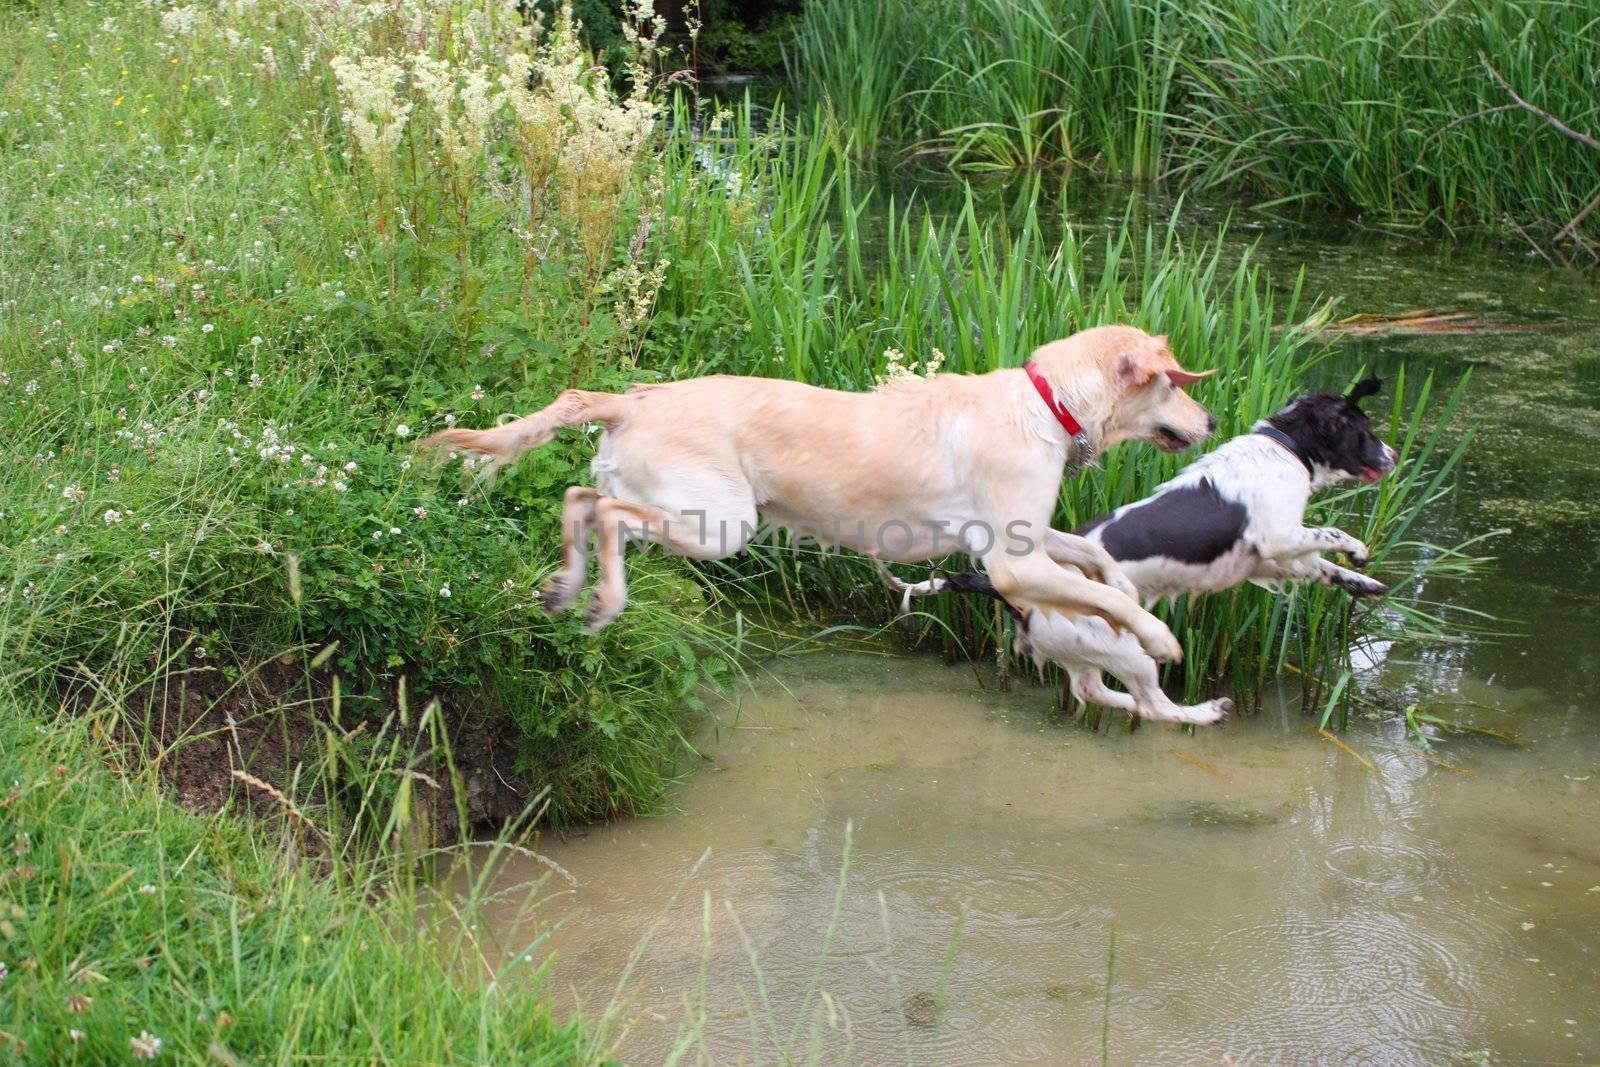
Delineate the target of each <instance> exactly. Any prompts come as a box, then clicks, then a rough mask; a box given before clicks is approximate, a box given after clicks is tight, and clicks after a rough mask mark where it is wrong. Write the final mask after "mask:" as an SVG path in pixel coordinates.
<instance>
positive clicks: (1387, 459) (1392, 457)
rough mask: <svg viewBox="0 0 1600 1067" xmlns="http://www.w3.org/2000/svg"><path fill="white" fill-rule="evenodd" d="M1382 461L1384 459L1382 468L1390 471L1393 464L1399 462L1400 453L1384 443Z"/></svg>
mask: <svg viewBox="0 0 1600 1067" xmlns="http://www.w3.org/2000/svg"><path fill="white" fill-rule="evenodd" d="M1383 461H1384V469H1385V470H1391V471H1392V470H1394V465H1395V464H1396V463H1398V462H1400V453H1398V452H1396V451H1395V450H1394V449H1392V448H1390V447H1389V446H1388V445H1384V446H1383Z"/></svg>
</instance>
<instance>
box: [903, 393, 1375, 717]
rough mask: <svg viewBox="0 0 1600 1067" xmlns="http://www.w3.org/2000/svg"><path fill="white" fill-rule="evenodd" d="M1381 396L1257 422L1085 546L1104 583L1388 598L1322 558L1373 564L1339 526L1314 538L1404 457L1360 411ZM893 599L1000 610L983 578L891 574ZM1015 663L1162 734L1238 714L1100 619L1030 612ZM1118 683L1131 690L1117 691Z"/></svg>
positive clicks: (1169, 592) (1090, 533) (1305, 400)
mask: <svg viewBox="0 0 1600 1067" xmlns="http://www.w3.org/2000/svg"><path fill="white" fill-rule="evenodd" d="M1380 385H1381V383H1380V382H1379V381H1378V379H1376V378H1367V379H1365V380H1364V381H1362V382H1360V383H1359V384H1357V385H1356V386H1355V388H1354V389H1352V390H1351V391H1350V393H1349V395H1348V396H1338V395H1337V394H1333V393H1314V394H1309V395H1306V396H1302V397H1300V398H1299V399H1298V400H1295V401H1294V402H1293V403H1291V404H1290V405H1289V406H1288V407H1286V408H1284V409H1283V410H1282V411H1280V412H1278V413H1277V414H1276V415H1272V416H1270V417H1269V418H1266V419H1263V420H1262V421H1260V422H1258V423H1257V424H1256V426H1255V429H1254V431H1253V432H1251V433H1247V434H1241V435H1240V436H1238V437H1235V438H1233V439H1232V440H1231V441H1228V442H1227V443H1226V444H1224V445H1222V447H1220V448H1218V449H1216V450H1215V451H1214V452H1211V453H1209V454H1207V455H1204V456H1202V457H1200V458H1199V459H1198V460H1196V461H1195V462H1193V463H1191V464H1190V465H1189V466H1187V467H1185V468H1184V469H1183V470H1181V471H1179V472H1178V474H1177V476H1176V477H1174V478H1173V479H1172V480H1171V481H1169V482H1166V483H1165V484H1163V485H1162V486H1161V487H1160V488H1158V489H1157V490H1156V491H1155V492H1154V493H1153V494H1151V495H1150V496H1148V497H1146V498H1145V499H1143V500H1140V501H1137V502H1135V503H1132V504H1125V505H1123V506H1122V507H1120V508H1118V509H1117V510H1115V511H1113V512H1112V513H1111V514H1109V515H1106V516H1104V517H1102V518H1099V519H1096V520H1094V521H1093V522H1090V523H1088V524H1087V525H1085V526H1083V527H1080V528H1079V529H1077V530H1075V531H1074V533H1077V534H1079V535H1080V536H1082V537H1084V538H1087V539H1088V540H1089V541H1090V542H1092V543H1094V544H1096V545H1099V546H1100V547H1101V548H1103V549H1104V550H1105V552H1106V553H1107V554H1108V555H1109V557H1110V561H1115V562H1114V563H1110V561H1107V563H1108V564H1109V565H1108V566H1106V567H1104V572H1105V576H1106V579H1107V580H1108V581H1109V582H1111V583H1112V584H1115V585H1118V586H1119V587H1121V586H1123V585H1124V583H1123V582H1121V581H1118V580H1117V575H1116V571H1117V568H1118V567H1120V568H1121V571H1122V576H1123V577H1125V578H1126V579H1127V581H1128V582H1131V583H1132V586H1133V587H1134V589H1133V590H1126V589H1125V590H1124V591H1128V592H1130V595H1134V596H1136V597H1142V598H1143V599H1144V600H1145V601H1146V602H1147V603H1148V602H1150V601H1154V600H1157V599H1159V598H1161V597H1171V596H1177V595H1178V594H1180V593H1206V592H1216V591H1220V590H1223V589H1230V588H1232V587H1233V586H1235V585H1238V584H1239V583H1240V582H1245V581H1250V582H1255V583H1257V584H1260V585H1267V586H1272V585H1275V584H1276V583H1280V582H1285V581H1302V580H1315V581H1320V582H1322V583H1323V584H1325V585H1329V586H1335V587H1338V588H1340V589H1344V590H1346V591H1348V592H1349V593H1351V594H1352V595H1353V596H1363V597H1365V596H1379V595H1381V594H1383V593H1384V592H1386V587H1385V586H1384V585H1383V584H1382V583H1380V582H1376V581H1373V580H1372V579H1371V578H1368V577H1366V576H1365V575H1362V574H1357V573H1356V572H1355V571H1351V570H1347V569H1346V568H1344V567H1340V566H1337V565H1336V564H1334V563H1331V562H1329V561H1328V560H1325V559H1323V558H1322V556H1321V553H1323V552H1343V553H1344V554H1345V555H1346V556H1348V557H1349V558H1350V560H1351V562H1353V563H1354V564H1355V565H1356V566H1361V565H1363V564H1365V563H1366V561H1367V548H1366V546H1365V545H1363V544H1362V543H1361V542H1360V541H1359V540H1357V539H1356V538H1354V537H1352V536H1350V535H1349V534H1347V533H1345V532H1344V531H1343V530H1340V529H1337V528H1335V527H1332V526H1323V527H1307V526H1306V525H1305V513H1306V505H1307V504H1308V503H1309V502H1310V500H1311V496H1312V494H1313V493H1315V492H1317V491H1318V490H1320V489H1324V488H1327V487H1328V486H1331V485H1334V484H1335V483H1338V482H1341V481H1344V480H1346V479H1349V478H1360V479H1361V480H1362V481H1367V482H1375V481H1377V480H1379V479H1380V478H1382V477H1383V475H1384V473H1385V472H1387V471H1389V470H1392V469H1393V468H1394V464H1395V452H1394V450H1393V449H1392V448H1390V447H1389V446H1388V445H1386V444H1384V443H1383V442H1382V441H1379V440H1378V439H1377V438H1376V437H1375V436H1374V435H1373V433H1372V429H1371V427H1370V426H1369V425H1368V422H1367V416H1366V413H1365V412H1363V411H1362V410H1361V408H1360V406H1359V404H1360V401H1361V400H1362V399H1363V398H1365V397H1368V396H1371V395H1373V394H1374V393H1376V392H1377V391H1378V389H1379V388H1380ZM882 573H883V576H884V580H885V581H886V582H887V583H888V584H889V585H890V587H891V588H893V589H895V590H897V591H898V592H900V593H902V594H904V599H903V601H902V606H908V605H909V604H910V599H911V597H913V596H922V595H927V594H930V593H937V592H940V591H941V590H946V589H948V590H952V591H956V592H969V593H983V594H985V595H988V596H995V597H998V595H999V594H998V593H996V592H995V588H994V586H993V585H992V584H991V583H990V582H989V579H988V578H987V577H986V576H984V575H983V574H980V573H977V572H965V573H961V574H952V575H948V576H945V577H941V578H932V579H929V580H928V581H925V582H918V583H916V584H909V583H906V582H902V581H900V580H899V579H898V578H895V577H894V576H893V575H892V574H890V573H889V572H888V570H887V568H883V569H882ZM1017 651H1018V652H1019V653H1022V654H1025V655H1031V656H1032V657H1033V659H1034V661H1035V662H1036V663H1039V664H1041V665H1042V664H1043V663H1044V662H1046V661H1051V662H1055V663H1057V664H1060V665H1061V666H1062V667H1063V668H1065V669H1066V671H1067V673H1068V675H1069V676H1070V677H1071V679H1072V691H1073V693H1074V694H1076V695H1077V697H1078V698H1079V699H1080V700H1083V701H1086V702H1088V703H1091V704H1101V705H1104V706H1106V707H1112V708H1119V709H1122V710H1125V711H1129V712H1132V713H1133V714H1134V715H1137V716H1139V717H1141V718H1145V719H1154V720H1156V721H1160V722H1182V723H1214V722H1218V721H1220V720H1221V719H1223V718H1224V717H1225V716H1226V715H1227V714H1228V713H1229V712H1230V711H1232V710H1233V702H1232V701H1230V700H1228V699H1227V698H1219V699H1216V700H1208V701H1205V702H1204V703H1200V704H1193V705H1188V706H1183V705H1179V704H1176V703H1174V702H1173V701H1172V700H1171V699H1170V698H1168V696H1167V695H1166V693H1164V692H1162V689H1161V684H1160V679H1159V677H1158V674H1157V669H1156V663H1155V661H1154V660H1152V659H1151V658H1150V657H1149V656H1148V655H1147V654H1146V653H1145V651H1144V649H1143V648H1142V647H1141V646H1140V645H1139V642H1138V640H1136V639H1135V638H1134V637H1133V635H1132V634H1128V633H1124V632H1122V631H1119V630H1116V629H1113V628H1112V626H1111V625H1110V624H1109V623H1108V622H1106V621H1105V620H1104V619H1101V618H1098V617H1095V616H1073V617H1068V616H1065V615H1060V614H1056V613H1054V612H1051V613H1048V614H1042V613H1039V612H1032V613H1030V614H1029V615H1028V616H1027V617H1026V618H1020V619H1019V620H1018V624H1017ZM1101 671H1110V672H1111V674H1112V675H1114V676H1115V677H1116V678H1117V679H1119V680H1120V681H1121V682H1122V683H1123V685H1125V686H1126V687H1127V689H1128V692H1126V693H1118V692H1115V691H1113V690H1110V689H1107V688H1106V687H1105V685H1104V684H1103V683H1102V681H1101V677H1100V672H1101Z"/></svg>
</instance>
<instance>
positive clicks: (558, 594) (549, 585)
mask: <svg viewBox="0 0 1600 1067" xmlns="http://www.w3.org/2000/svg"><path fill="white" fill-rule="evenodd" d="M577 596H578V583H577V582H569V581H567V580H566V579H565V578H563V577H562V576H561V575H559V574H557V575H554V576H553V577H550V578H548V579H546V580H545V583H544V585H542V586H540V587H539V606H540V607H542V608H544V610H545V613H546V614H549V615H556V614H559V613H560V612H563V611H566V610H567V609H568V608H570V607H572V602H573V601H574V600H576V599H577Z"/></svg>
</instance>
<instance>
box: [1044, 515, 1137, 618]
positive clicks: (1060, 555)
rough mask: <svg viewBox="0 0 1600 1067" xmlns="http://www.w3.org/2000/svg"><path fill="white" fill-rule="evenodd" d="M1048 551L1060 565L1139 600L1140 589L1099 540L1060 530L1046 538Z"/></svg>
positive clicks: (1130, 598) (1052, 532)
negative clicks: (1073, 568)
mask: <svg viewBox="0 0 1600 1067" xmlns="http://www.w3.org/2000/svg"><path fill="white" fill-rule="evenodd" d="M1044 550H1045V552H1046V553H1048V554H1049V556H1050V558H1051V559H1053V560H1055V561H1056V562H1057V563H1065V564H1067V565H1068V566H1071V567H1076V568H1078V569H1079V570H1081V571H1083V572H1084V573H1085V574H1087V575H1089V577H1091V578H1098V579H1099V580H1100V581H1102V582H1104V583H1105V584H1106V585H1109V586H1110V587H1111V588H1113V589H1115V590H1117V591H1118V592H1119V593H1121V594H1123V595H1124V596H1126V597H1127V598H1128V599H1129V600H1133V601H1135V602H1137V601H1138V600H1139V590H1138V589H1137V588H1136V587H1135V586H1134V584H1133V583H1132V582H1130V581H1128V576H1127V575H1125V574H1123V573H1122V567H1121V565H1120V564H1118V563H1117V561H1116V560H1115V559H1113V558H1112V556H1111V553H1109V552H1107V551H1106V550H1105V547H1104V546H1103V545H1101V544H1099V543H1098V542H1096V541H1091V540H1089V539H1088V538H1087V537H1079V536H1078V535H1077V534H1069V533H1062V532H1061V531H1060V530H1051V531H1050V532H1049V533H1047V534H1045V535H1044Z"/></svg>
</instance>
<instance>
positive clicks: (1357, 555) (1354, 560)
mask: <svg viewBox="0 0 1600 1067" xmlns="http://www.w3.org/2000/svg"><path fill="white" fill-rule="evenodd" d="M1344 554H1345V555H1346V556H1349V557H1350V565H1351V566H1353V567H1365V566H1366V565H1367V564H1368V563H1370V562H1371V561H1372V553H1370V552H1368V551H1367V546H1366V545H1364V544H1362V543H1361V542H1360V541H1357V540H1356V539H1355V538H1354V537H1352V538H1350V541H1349V543H1348V544H1346V545H1345V546H1344Z"/></svg>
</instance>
